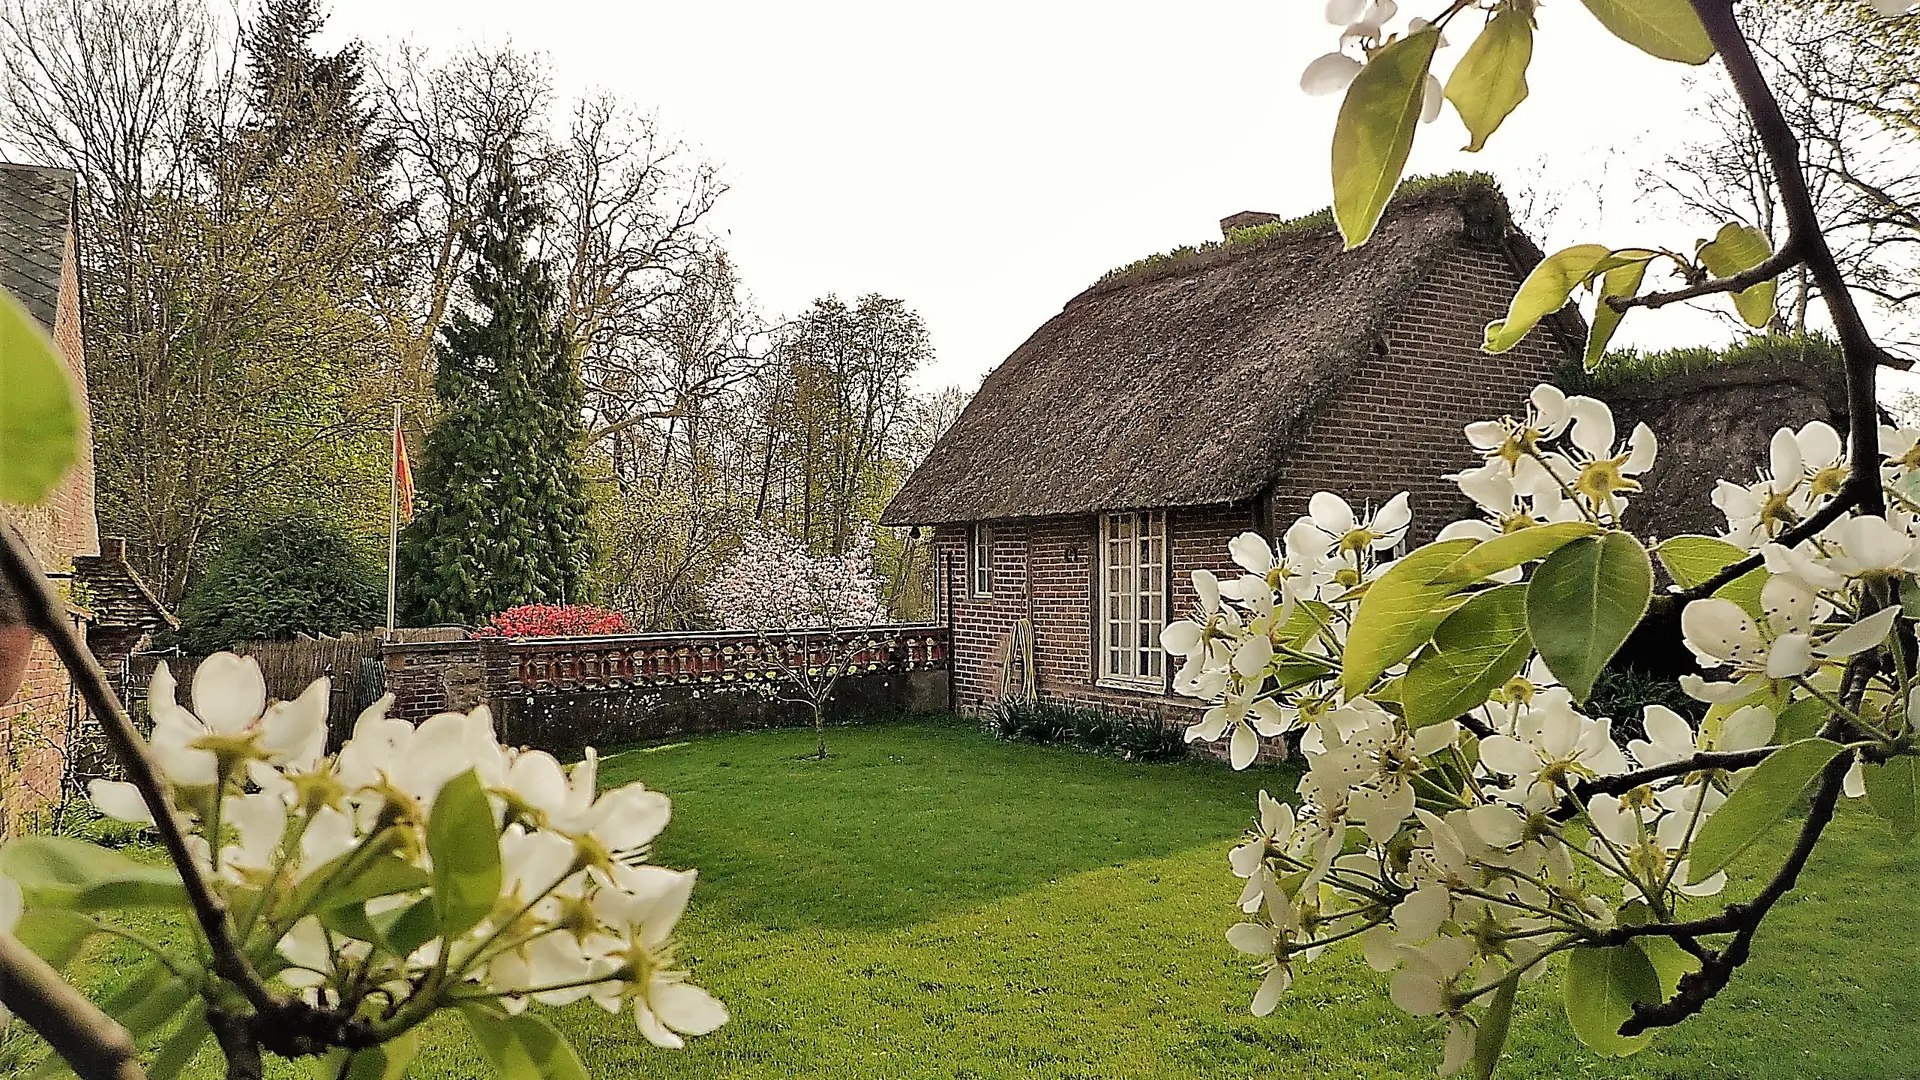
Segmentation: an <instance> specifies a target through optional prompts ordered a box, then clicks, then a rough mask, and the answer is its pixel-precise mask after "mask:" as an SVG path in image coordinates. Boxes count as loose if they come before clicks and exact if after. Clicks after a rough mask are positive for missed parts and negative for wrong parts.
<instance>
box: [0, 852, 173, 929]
mask: <svg viewBox="0 0 1920 1080" xmlns="http://www.w3.org/2000/svg"><path fill="white" fill-rule="evenodd" d="M0 874H4V875H6V876H7V877H10V878H12V879H13V880H14V881H16V882H18V883H19V884H20V890H21V892H23V893H25V894H26V899H27V904H28V906H30V907H57V908H66V909H68V910H70V911H98V910H100V909H102V908H122V907H185V906H186V903H187V893H186V887H185V886H183V885H182V884H181V883H180V875H179V873H178V872H177V871H175V870H174V869H173V868H172V867H171V866H161V865H155V864H150V863H139V862H134V861H133V860H132V859H129V858H127V857H126V856H125V855H122V854H121V853H119V852H117V851H109V850H107V849H106V848H103V847H100V846H98V845H95V844H89V843H87V842H86V841H84V840H75V839H73V838H71V837H65V836H23V837H21V838H19V839H18V840H13V841H10V842H9V843H7V844H6V845H5V846H4V847H0Z"/></svg>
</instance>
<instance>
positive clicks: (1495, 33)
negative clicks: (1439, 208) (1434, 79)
mask: <svg viewBox="0 0 1920 1080" xmlns="http://www.w3.org/2000/svg"><path fill="white" fill-rule="evenodd" d="M1532 62H1533V17H1532V16H1531V15H1526V14H1522V13H1521V12H1518V11H1513V10H1507V11H1503V12H1501V13H1499V14H1498V15H1495V16H1494V17H1493V20H1492V21H1491V22H1489V23H1487V27H1486V29H1484V30H1482V31H1480V36H1479V37H1476V38H1474V39H1473V44H1472V45H1469V46H1468V47H1467V54H1466V55H1465V56H1462V57H1461V58H1460V62H1459V63H1458V64H1455V65H1454V68H1453V74H1452V75H1450V76H1448V77H1447V100H1448V101H1451V102H1453V108H1454V111H1455V112H1458V113H1459V114H1460V120H1461V121H1462V122H1463V123H1465V124H1466V125H1467V133H1468V134H1469V135H1471V136H1472V138H1471V140H1470V141H1469V142H1468V143H1467V145H1466V147H1465V149H1466V150H1467V151H1468V152H1470V153H1471V152H1474V151H1478V150H1479V149H1480V148H1481V147H1483V146H1485V145H1487V137H1488V136H1490V135H1492V134H1493V133H1494V131H1495V130H1497V129H1498V128H1499V127H1500V124H1501V122H1502V121H1504V120H1505V119H1506V118H1507V116H1508V115H1509V114H1511V113H1512V112H1513V110H1514V109H1515V108H1517V107H1519V105H1520V103H1521V102H1523V101H1525V100H1527V65H1528V64H1531V63H1532Z"/></svg>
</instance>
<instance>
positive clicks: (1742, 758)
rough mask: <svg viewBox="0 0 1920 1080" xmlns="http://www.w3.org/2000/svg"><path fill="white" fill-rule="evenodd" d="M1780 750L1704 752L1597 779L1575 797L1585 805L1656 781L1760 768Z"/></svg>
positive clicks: (1577, 788)
mask: <svg viewBox="0 0 1920 1080" xmlns="http://www.w3.org/2000/svg"><path fill="white" fill-rule="evenodd" d="M1778 749H1780V748H1779V747H1777V746H1762V747H1758V748H1756V749H1753V750H1702V751H1701V752H1699V753H1697V754H1694V755H1693V756H1692V757H1686V758H1681V759H1680V760H1679V761H1669V762H1667V763H1666V764H1664V765H1653V766H1650V767H1648V768H1645V769H1638V770H1635V771H1634V772H1627V773H1619V774H1617V775H1614V776H1598V777H1595V778H1594V779H1592V780H1587V781H1584V782H1582V783H1580V784H1578V785H1576V786H1575V787H1574V789H1573V797H1574V798H1576V799H1579V800H1580V801H1581V802H1583V803H1584V802H1585V801H1586V800H1587V798H1589V797H1590V796H1594V795H1620V794H1623V793H1625V792H1629V791H1632V790H1633V789H1634V788H1637V787H1639V786H1641V785H1642V784H1651V783H1653V782H1654V781H1655V780H1665V779H1667V778H1668V777H1670V776H1685V775H1687V774H1688V773H1696V772H1705V771H1707V770H1709V769H1726V770H1728V771H1733V770H1736V769H1745V768H1749V767H1751V766H1754V765H1758V764H1760V763H1761V762H1762V761H1765V760H1766V759H1767V758H1768V757H1770V756H1771V755H1772V754H1773V752H1774V751H1775V750H1778Z"/></svg>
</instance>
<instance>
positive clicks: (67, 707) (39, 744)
mask: <svg viewBox="0 0 1920 1080" xmlns="http://www.w3.org/2000/svg"><path fill="white" fill-rule="evenodd" d="M53 340H54V344H56V345H58V346H59V347H60V352H61V355H62V356H64V357H65V359H66V361H67V369H68V370H69V371H70V372H72V374H73V379H74V386H75V389H76V390H77V392H78V395H79V401H80V407H81V429H80V459H79V461H78V462H77V463H76V464H75V465H74V467H73V470H72V471H71V472H69V473H68V474H67V479H66V481H65V482H64V483H63V484H62V485H61V486H60V488H59V490H57V491H55V492H54V493H53V495H52V496H51V497H50V498H49V499H48V500H47V502H46V503H44V504H42V505H40V506H33V507H18V506H0V517H4V518H5V519H6V520H7V521H9V522H11V523H12V524H13V525H14V526H15V527H16V528H18V529H19V530H20V532H21V535H23V536H24V537H25V538H26V541H27V546H28V547H29V548H31V549H32V551H33V553H34V556H35V557H36V558H38V559H39V560H40V562H41V565H43V566H44V567H46V568H47V569H48V570H49V571H52V572H56V573H59V572H65V571H70V570H72V568H73V557H74V556H75V555H97V554H99V553H100V533H99V527H98V524H97V522H96V519H95V515H94V475H93V427H92V419H91V416H90V414H89V412H88V409H87V362H86V353H85V350H84V349H83V347H82V344H81V325H80V279H79V274H78V264H77V261H76V258H75V251H74V237H73V230H72V229H68V230H67V243H66V256H65V260H64V263H63V265H62V268H61V275H60V300H59V306H58V308H57V309H56V312H55V315H54V323H53ZM62 580H63V581H64V580H65V579H62ZM72 708H73V703H72V692H71V686H70V683H69V681H68V679H67V671H66V668H64V667H63V666H61V664H60V661H59V659H58V658H57V657H55V656H54V654H53V649H52V647H51V646H49V645H48V644H47V643H46V641H45V640H44V639H41V638H36V639H34V643H33V654H32V657H31V659H30V660H29V661H28V663H27V671H26V675H25V677H24V678H23V679H22V681H21V684H20V690H19V692H18V693H17V694H15V695H14V697H13V700H11V701H7V702H0V836H5V835H10V834H11V833H12V832H15V831H17V829H16V828H15V824H16V822H17V821H18V820H19V819H20V817H21V816H22V815H23V814H29V813H32V812H34V811H35V810H37V809H39V808H40V807H41V806H43V805H45V804H46V803H47V802H49V801H52V800H54V799H56V798H57V797H58V795H59V793H60V777H61V772H62V766H63V765H64V763H65V760H66V746H67V734H68V730H69V727H70V718H71V716H72V715H73V714H72V712H71V710H72Z"/></svg>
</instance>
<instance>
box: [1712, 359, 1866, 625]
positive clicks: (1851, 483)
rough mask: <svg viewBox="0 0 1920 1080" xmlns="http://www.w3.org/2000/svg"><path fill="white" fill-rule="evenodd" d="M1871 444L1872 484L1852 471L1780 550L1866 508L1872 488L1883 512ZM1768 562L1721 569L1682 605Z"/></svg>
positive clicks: (1750, 559) (1754, 558) (1754, 560)
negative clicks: (1838, 488)
mask: <svg viewBox="0 0 1920 1080" xmlns="http://www.w3.org/2000/svg"><path fill="white" fill-rule="evenodd" d="M1848 382H1849V383H1851V382H1852V375H1851V374H1849V375H1848ZM1859 441H1860V440H1858V439H1856V440H1855V442H1859ZM1870 445H1871V453H1872V454H1873V457H1874V463H1873V466H1872V468H1871V475H1872V477H1873V479H1872V481H1871V482H1870V483H1868V482H1862V481H1860V480H1859V474H1858V473H1857V472H1850V474H1849V475H1848V477H1847V481H1846V483H1845V484H1843V485H1841V488H1840V491H1839V492H1838V493H1837V494H1835V495H1834V497H1833V501H1832V502H1830V503H1828V504H1827V505H1825V506H1823V507H1821V508H1820V509H1818V510H1815V511H1814V512H1813V513H1811V514H1808V515H1807V516H1806V517H1804V518H1802V519H1800V521H1798V522H1796V523H1795V524H1793V525H1792V526H1790V527H1789V528H1787V529H1786V530H1785V531H1784V532H1782V533H1781V534H1780V535H1779V536H1778V537H1775V538H1774V540H1773V542H1774V543H1777V544H1779V545H1780V546H1781V547H1788V548H1790V547H1793V546H1795V545H1797V544H1799V543H1801V542H1802V541H1805V540H1810V539H1812V538H1813V537H1815V536H1818V535H1820V531H1821V530H1822V529H1825V528H1826V527H1827V526H1829V525H1831V524H1833V523H1834V522H1836V521H1838V520H1840V518H1841V516H1842V515H1844V514H1845V513H1846V512H1847V511H1849V510H1852V509H1853V508H1855V507H1857V506H1864V505H1865V499H1866V498H1867V495H1868V493H1869V489H1871V495H1872V497H1873V498H1874V499H1875V500H1878V501H1880V503H1881V512H1884V510H1885V503H1884V499H1885V496H1884V495H1882V494H1881V491H1880V461H1879V455H1880V446H1879V440H1878V439H1877V438H1876V439H1873V440H1871V441H1870ZM1855 456H1856V457H1858V456H1859V453H1858V447H1855ZM1766 562H1767V559H1766V556H1764V555H1760V554H1754V555H1749V556H1747V557H1746V558H1744V559H1741V560H1740V561H1739V562H1736V563H1729V564H1728V565H1726V566H1725V567H1722V568H1721V570H1720V572H1719V573H1717V574H1715V575H1713V576H1712V577H1710V578H1708V579H1707V580H1705V581H1703V582H1701V583H1700V584H1698V585H1695V586H1694V587H1693V588H1691V589H1687V590H1685V591H1683V592H1681V593H1680V594H1679V598H1680V600H1681V601H1682V602H1685V601H1688V600H1704V599H1706V598H1707V597H1709V596H1712V595H1713V594H1714V593H1716V592H1719V591H1720V590H1721V589H1722V588H1724V587H1726V586H1727V585H1730V584H1732V583H1733V582H1735V581H1737V580H1739V579H1740V578H1742V577H1745V576H1746V575H1748V574H1750V573H1752V572H1753V571H1755V570H1758V569H1760V568H1761V567H1762V566H1765V565H1766Z"/></svg>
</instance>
